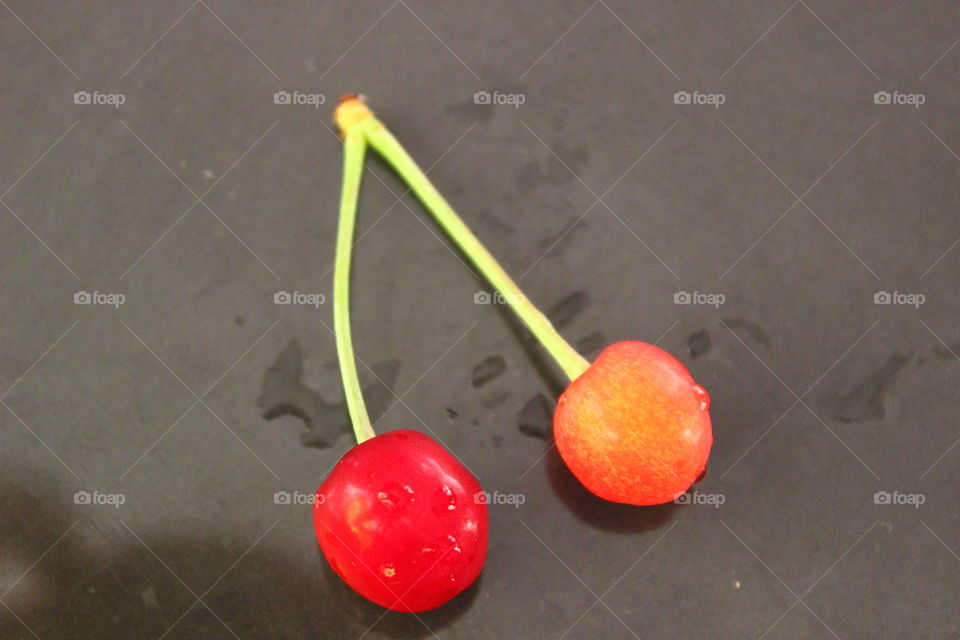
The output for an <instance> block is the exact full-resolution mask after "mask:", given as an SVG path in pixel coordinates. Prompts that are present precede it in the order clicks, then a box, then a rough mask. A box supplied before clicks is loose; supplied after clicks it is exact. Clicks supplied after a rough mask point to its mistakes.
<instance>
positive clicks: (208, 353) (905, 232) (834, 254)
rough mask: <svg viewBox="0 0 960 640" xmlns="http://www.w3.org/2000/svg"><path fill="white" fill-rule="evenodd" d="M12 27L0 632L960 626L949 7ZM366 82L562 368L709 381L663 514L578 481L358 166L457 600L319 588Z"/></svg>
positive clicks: (0, 195)
mask: <svg viewBox="0 0 960 640" xmlns="http://www.w3.org/2000/svg"><path fill="white" fill-rule="evenodd" d="M2 5H3V6H2V7H0V51H2V60H3V62H2V64H0V86H2V87H3V90H2V94H0V109H2V120H0V122H2V126H0V145H2V148H3V153H2V155H0V202H2V204H3V206H2V207H0V243H2V245H0V340H2V344H3V345H4V348H3V351H4V357H3V358H2V360H0V401H2V407H0V463H2V466H0V504H2V507H3V512H2V518H0V603H2V605H3V606H2V607H0V636H2V637H3V638H13V639H17V640H24V639H31V638H39V639H43V640H53V639H60V638H71V639H72V638H96V639H98V640H110V639H114V638H117V639H119V638H123V639H141V638H142V639H148V640H156V639H157V638H168V639H171V640H173V639H175V638H291V639H292V638H298V639H299V638H347V639H356V638H362V637H365V638H434V637H436V638H444V639H447V638H451V639H452V638H459V639H468V638H476V639H480V638H484V639H485V638H505V637H510V638H543V639H547V640H558V639H560V638H609V639H618V638H624V639H629V638H644V639H648V638H650V639H665V638H717V639H725V638H771V639H773V638H843V639H848V638H849V639H853V638H908V637H909V638H921V637H922V638H955V637H957V636H958V635H960V615H958V612H960V595H958V592H957V589H956V585H957V583H958V581H960V529H958V527H957V524H958V507H957V503H958V498H960V482H958V481H960V447H956V446H955V445H956V444H957V442H958V439H960V423H958V416H960V411H958V402H957V397H956V387H957V383H958V381H960V361H958V356H960V328H958V326H957V322H956V318H957V317H958V312H960V300H958V297H957V291H958V284H960V279H958V268H960V248H957V246H958V241H960V218H958V217H957V215H956V214H957V205H958V202H960V181H958V177H960V173H958V167H960V157H958V152H960V120H958V119H957V117H956V113H957V108H958V106H960V105H958V102H960V94H958V90H957V82H956V79H957V74H958V72H960V47H958V46H957V38H958V37H960V15H958V11H957V7H956V6H955V5H953V4H951V3H938V2H923V3H910V5H909V6H908V5H907V4H903V5H899V4H890V5H886V4H877V3H868V2H862V3H861V2H858V3H842V4H837V3H828V2H822V1H820V0H806V1H804V0H800V1H798V2H793V3H791V2H790V1H789V0H786V1H775V2H766V3H705V4H701V3H688V2H680V3H673V2H652V3H630V2H622V1H620V0H599V1H598V2H592V3H591V2H590V1H589V0H587V1H584V2H560V3H536V4H534V3H527V4H520V3H511V2H485V3H468V2H457V3H443V4H442V5H440V4H438V3H428V2H422V1H420V0H398V1H397V2H393V3H391V2H390V1H389V0H387V1H384V2H363V3H350V2H336V3H329V2H320V3H314V2H291V3H280V4H277V3H253V4H251V3H231V2H225V1H223V0H198V1H196V2H191V0H182V1H181V0H177V1H163V2H151V3H137V4H134V3H119V2H103V3H94V4H92V5H91V4H90V3H82V2H67V3H59V2H40V3H31V2H25V1H21V0H6V2H4V3H2ZM347 92H362V93H364V94H366V95H367V96H368V98H369V101H370V104H371V106H372V107H373V108H374V109H375V110H376V112H377V114H378V115H379V116H380V117H381V119H382V120H384V121H385V122H386V123H388V125H389V126H390V128H391V129H392V130H393V131H394V133H395V134H396V135H397V137H398V138H399V139H400V140H402V141H403V143H404V144H405V145H406V146H407V148H408V149H409V151H410V153H411V154H412V155H413V156H414V157H415V158H417V159H418V160H419V161H420V162H421V163H423V165H424V166H425V167H430V176H431V178H432V179H433V180H434V181H435V182H436V184H437V185H438V186H439V188H440V190H441V191H442V192H443V193H444V194H445V195H446V196H447V198H448V199H449V200H450V201H451V202H452V203H453V205H454V206H455V208H457V210H458V211H459V212H460V213H461V215H462V216H463V217H464V219H465V220H466V221H467V222H468V224H469V225H471V227H472V228H473V229H474V230H475V231H476V233H477V235H478V236H479V237H480V238H481V239H482V240H483V241H484V242H485V243H487V244H488V245H489V247H490V249H491V251H492V252H493V253H494V254H495V255H496V256H497V257H498V258H500V259H501V260H502V262H503V265H504V267H505V268H506V269H507V270H508V271H510V272H511V273H512V274H513V275H514V276H515V277H516V278H517V279H518V280H519V282H520V284H521V286H522V287H523V289H524V291H525V292H526V294H527V295H528V296H529V298H530V299H532V300H533V301H535V302H536V303H537V304H538V305H540V306H541V308H543V309H544V310H545V311H546V312H547V313H548V315H549V316H550V317H551V319H552V320H553V321H554V322H555V324H556V326H557V327H558V328H559V329H560V331H561V333H562V334H563V335H564V336H565V337H566V338H568V339H569V340H570V342H571V343H572V344H574V345H575V346H576V347H577V348H578V349H579V350H580V351H581V352H582V353H584V355H586V356H587V357H589V358H593V357H595V356H596V355H597V354H598V353H599V352H600V350H601V349H602V348H603V347H604V346H605V345H607V344H610V343H612V342H614V341H617V340H623V339H637V340H643V341H646V342H651V343H654V342H655V343H657V344H658V345H659V346H661V347H662V348H664V349H666V350H667V351H669V352H670V353H672V354H674V355H675V356H676V357H677V358H679V359H680V360H681V361H682V362H683V363H684V364H685V365H686V366H687V367H688V368H689V369H690V371H691V373H692V374H693V376H694V377H695V378H696V380H697V381H698V382H699V383H700V384H702V385H703V386H704V387H705V388H706V389H708V390H709V393H710V396H711V398H712V407H711V409H710V412H711V416H712V420H713V428H714V437H715V444H714V447H713V452H712V455H711V459H710V463H709V470H708V474H707V476H706V478H705V479H704V480H703V481H702V482H701V483H699V484H697V485H695V486H694V487H693V489H692V490H691V493H690V494H687V495H686V496H685V497H684V498H683V499H682V500H681V501H680V502H681V504H668V505H664V506H659V507H650V508H636V507H628V506H621V505H616V504H612V503H607V502H603V501H600V500H599V499H596V498H594V497H592V496H591V495H590V494H589V493H588V492H587V491H586V490H585V489H584V488H583V487H582V486H581V485H580V484H579V483H578V482H577V481H576V480H575V479H574V478H573V476H572V475H571V474H570V473H569V472H568V471H567V470H566V468H565V466H564V465H563V463H562V461H561V460H560V458H559V456H558V454H557V452H556V449H555V448H554V446H553V441H552V435H551V416H552V411H553V406H554V403H555V401H556V397H557V395H558V394H559V392H561V391H562V390H563V388H564V383H565V380H564V378H563V377H562V373H561V372H560V370H559V369H558V368H557V367H556V366H555V365H554V364H553V363H552V362H551V361H550V360H549V359H548V357H547V356H546V354H545V353H544V351H542V349H540V348H539V347H538V346H537V345H536V344H535V343H534V342H533V340H532V338H531V337H530V336H529V335H528V333H527V332H526V330H525V329H524V328H523V327H522V326H521V325H520V324H519V323H518V321H517V320H516V319H515V317H514V316H513V315H512V314H511V312H510V311H509V308H508V307H507V306H506V305H504V304H502V302H503V301H502V300H501V299H498V298H497V297H496V296H494V295H492V294H491V292H490V288H489V286H488V285H486V284H485V283H484V282H483V281H482V280H481V279H480V278H479V277H478V276H477V274H476V273H475V272H474V271H473V270H472V269H471V268H470V267H469V266H468V265H467V264H466V258H465V257H464V256H463V255H462V254H460V253H459V252H458V251H457V250H456V249H455V248H454V247H453V246H452V245H451V244H450V243H449V242H448V241H447V240H446V238H445V237H444V235H443V233H442V231H441V229H440V228H439V227H437V226H436V225H435V224H434V223H433V221H432V220H431V218H430V217H429V215H428V214H427V213H426V212H425V211H424V210H423V209H422V208H421V207H420V205H419V203H418V202H417V201H416V199H415V198H414V197H413V196H412V195H410V194H408V193H406V188H405V186H404V185H403V184H402V183H401V182H400V181H399V180H398V179H397V177H396V176H395V175H393V174H392V172H391V171H390V169H389V168H388V167H387V166H386V165H385V164H384V163H383V162H382V161H380V160H379V159H377V158H374V157H369V158H368V160H367V171H366V174H365V180H364V185H363V192H362V197H361V201H360V213H359V221H358V235H360V234H362V239H361V240H360V241H359V242H358V244H357V246H356V250H355V261H354V262H355V266H354V270H353V274H354V276H353V277H354V280H353V293H354V296H353V312H354V323H353V327H354V336H355V340H356V345H357V354H358V357H359V360H360V361H361V363H362V364H361V365H360V366H359V368H360V374H361V378H362V381H363V384H364V386H365V388H366V392H367V398H368V402H369V404H370V408H371V412H372V414H373V417H374V418H376V419H377V429H378V430H391V429H400V428H408V429H419V430H423V431H425V432H428V433H429V434H430V435H431V436H432V437H434V438H435V439H437V440H438V441H441V442H442V443H443V444H444V445H445V446H446V447H447V448H448V449H449V450H450V451H452V452H453V453H454V454H456V455H457V456H458V457H459V458H460V459H461V460H462V461H463V462H464V463H465V464H466V465H467V466H468V467H469V469H470V470H471V471H472V472H473V473H474V474H475V475H476V477H477V478H478V479H479V480H480V482H481V484H482V485H483V486H484V488H485V490H487V491H488V492H490V493H491V494H496V495H498V496H500V499H499V502H498V503H495V504H491V505H490V506H489V513H490V530H491V534H490V535H491V537H490V546H489V556H488V559H487V563H486V567H485V569H484V571H483V574H482V576H481V578H480V579H479V581H478V582H477V583H476V584H475V585H474V586H473V587H471V588H470V589H468V590H467V591H466V592H464V593H463V594H461V595H460V596H459V597H457V598H456V599H455V600H454V601H453V602H451V603H450V604H448V605H447V606H445V607H442V608H440V609H438V610H435V611H432V612H428V613H424V614H419V615H416V616H412V615H409V614H398V613H390V612H387V611H385V610H383V609H381V608H379V607H378V606H376V605H373V604H371V603H369V602H367V601H365V600H363V599H362V598H360V597H359V596H358V595H356V594H355V593H354V592H352V591H351V590H350V589H349V588H348V587H346V586H345V585H344V584H343V583H342V582H341V581H340V580H339V579H338V578H337V577H336V575H335V574H333V572H332V571H331V570H330V569H329V568H328V566H327V564H326V562H325V561H324V559H323V557H322V556H321V554H320V553H319V550H318V548H317V544H316V542H315V539H314V534H313V531H312V523H311V510H310V506H309V505H308V504H305V502H306V500H307V497H308V496H309V495H310V494H312V492H313V491H314V490H315V488H316V487H317V485H318V484H319V483H320V482H321V481H322V479H323V478H324V477H325V475H326V473H327V472H328V470H329V469H330V467H331V466H332V465H333V464H334V463H335V462H336V460H337V459H338V458H339V457H340V456H341V455H343V454H344V453H345V452H346V451H347V450H348V449H349V448H350V446H351V443H352V439H351V438H352V436H351V435H350V434H349V432H348V429H349V426H348V425H349V423H348V418H347V414H346V410H345V407H344V404H343V395H342V391H341V387H340V380H339V373H338V369H337V362H336V355H335V348H334V340H333V335H332V333H331V327H332V317H331V305H330V304H329V296H330V287H331V266H332V262H333V250H334V234H335V229H336V213H337V201H338V196H339V186H340V184H339V183H340V178H341V175H340V174H341V169H340V163H341V146H340V142H339V140H338V138H337V136H336V135H335V133H334V132H333V130H332V129H331V126H332V125H331V120H330V118H331V112H332V108H333V105H334V104H335V102H336V99H337V97H338V96H339V95H340V94H343V93H347Z"/></svg>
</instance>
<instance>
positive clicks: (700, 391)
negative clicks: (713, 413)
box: [692, 384, 710, 411]
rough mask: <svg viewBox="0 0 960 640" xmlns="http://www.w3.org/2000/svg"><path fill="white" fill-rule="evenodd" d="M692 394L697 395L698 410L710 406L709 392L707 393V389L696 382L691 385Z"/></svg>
mask: <svg viewBox="0 0 960 640" xmlns="http://www.w3.org/2000/svg"><path fill="white" fill-rule="evenodd" d="M692 388H693V395H695V396H697V399H698V400H699V401H700V410H701V411H706V410H707V409H709V408H710V394H709V393H707V390H706V389H704V388H703V387H701V386H700V385H698V384H695V385H693V387H692Z"/></svg>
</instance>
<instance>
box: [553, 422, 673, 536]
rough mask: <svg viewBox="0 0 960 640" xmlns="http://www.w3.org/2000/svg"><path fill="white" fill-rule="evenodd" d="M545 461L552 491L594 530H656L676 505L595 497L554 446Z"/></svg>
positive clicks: (666, 521)
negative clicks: (622, 502) (641, 505)
mask: <svg viewBox="0 0 960 640" xmlns="http://www.w3.org/2000/svg"><path fill="white" fill-rule="evenodd" d="M550 444H551V445H552V444H553V441H552V440H551V442H550ZM544 462H545V463H546V467H547V477H548V479H549V480H550V486H551V487H552V488H553V491H554V493H555V494H556V495H557V496H558V497H559V498H560V500H561V501H562V502H563V503H564V505H566V506H567V508H569V509H570V510H571V511H572V512H573V514H574V515H575V516H577V518H578V519H580V520H581V521H583V522H584V523H586V524H588V525H590V526H591V527H594V528H596V529H601V530H603V531H610V532H613V533H624V534H628V533H640V532H643V531H649V530H652V529H658V528H660V527H662V526H664V525H666V524H667V523H668V522H669V521H670V519H671V518H672V517H673V515H674V513H675V510H676V508H677V506H678V505H676V504H674V503H672V502H668V503H667V504H661V505H656V506H651V507H636V506H633V505H629V504H620V503H617V502H610V501H608V500H604V499H602V498H598V497H597V496H595V495H593V494H592V493H590V491H589V490H587V488H586V487H584V486H583V485H582V484H581V483H580V481H579V480H577V478H576V476H574V475H573V473H571V472H570V470H569V469H568V468H567V465H566V464H565V463H564V462H563V458H561V457H560V453H559V452H558V451H557V448H556V447H551V449H550V451H549V452H548V453H547V457H546V459H545V460H544Z"/></svg>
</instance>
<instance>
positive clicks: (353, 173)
mask: <svg viewBox="0 0 960 640" xmlns="http://www.w3.org/2000/svg"><path fill="white" fill-rule="evenodd" d="M366 150H367V139H366V137H365V136H364V133H363V129H362V127H356V128H353V129H351V130H350V131H348V132H345V135H344V140H343V190H342V191H341V196H340V222H339V223H338V227H337V249H336V251H337V253H336V259H335V262H334V270H333V328H334V334H335V338H336V343H337V358H338V359H339V360H340V375H341V377H342V378H343V392H344V396H345V397H346V400H347V407H348V409H349V410H350V421H351V423H352V424H353V432H354V434H355V435H356V437H357V444H360V443H362V442H364V441H366V440H369V439H370V438H373V437H374V436H376V435H377V434H376V433H375V432H374V430H373V425H372V424H371V423H370V416H369V415H368V414H367V406H366V404H364V402H363V391H362V388H361V387H360V378H359V377H358V376H357V362H356V356H355V354H354V351H353V337H352V335H351V333H350V263H351V256H352V253H353V231H354V227H355V226H356V220H357V201H358V199H359V194H360V181H361V179H362V176H363V157H364V154H365V153H366Z"/></svg>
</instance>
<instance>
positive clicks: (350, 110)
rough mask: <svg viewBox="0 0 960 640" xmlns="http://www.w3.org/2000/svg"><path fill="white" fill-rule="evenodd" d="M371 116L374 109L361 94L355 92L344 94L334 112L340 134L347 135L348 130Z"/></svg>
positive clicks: (334, 119)
mask: <svg viewBox="0 0 960 640" xmlns="http://www.w3.org/2000/svg"><path fill="white" fill-rule="evenodd" d="M370 118H373V111H371V110H370V109H369V107H367V104H366V103H365V102H364V100H363V98H362V97H361V96H358V95H356V94H354V93H348V94H346V95H344V96H342V97H341V98H340V103H339V104H337V108H336V109H335V110H334V112H333V121H334V122H335V123H336V125H337V128H339V129H340V135H346V134H347V131H349V130H350V129H352V128H353V127H355V126H357V125H358V124H360V123H362V122H364V121H365V120H368V119H370Z"/></svg>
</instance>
